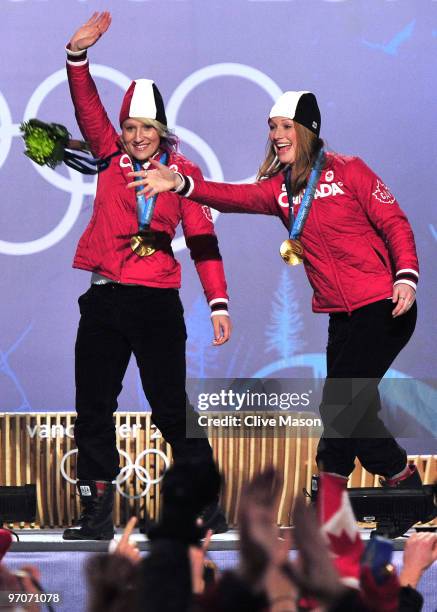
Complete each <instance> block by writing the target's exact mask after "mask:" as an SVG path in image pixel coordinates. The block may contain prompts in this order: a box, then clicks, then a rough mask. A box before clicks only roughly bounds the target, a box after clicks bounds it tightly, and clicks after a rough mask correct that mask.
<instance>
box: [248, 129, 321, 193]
mask: <svg viewBox="0 0 437 612" xmlns="http://www.w3.org/2000/svg"><path fill="white" fill-rule="evenodd" d="M294 128H295V130H296V136H297V139H296V140H297V142H296V159H295V161H294V162H293V165H292V167H291V190H292V193H293V194H294V195H297V194H298V193H299V192H300V191H301V189H303V188H304V187H305V186H306V184H307V181H308V177H309V175H310V172H311V167H312V165H313V163H314V160H315V158H316V157H317V154H318V152H319V151H320V149H321V148H322V147H323V144H324V143H323V140H322V139H321V138H319V137H318V136H316V134H314V133H313V132H311V130H309V129H308V128H306V127H304V126H303V125H300V123H297V122H296V121H295V122H294ZM284 168H285V165H284V164H281V163H280V161H279V159H278V157H277V155H276V152H275V148H274V146H273V143H272V142H271V141H270V140H269V141H268V143H267V148H266V157H265V159H264V161H263V163H262V164H261V166H260V168H259V170H258V174H257V180H258V181H261V180H264V179H267V178H270V177H272V176H275V175H276V174H278V173H279V172H281V171H282V170H283V169H284Z"/></svg>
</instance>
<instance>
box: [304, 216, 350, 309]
mask: <svg viewBox="0 0 437 612" xmlns="http://www.w3.org/2000/svg"><path fill="white" fill-rule="evenodd" d="M312 212H313V216H314V221H315V223H316V225H317V230H318V232H319V236H320V242H321V243H322V245H323V249H324V251H325V254H326V256H327V259H328V261H329V264H330V266H331V270H332V271H333V272H334V277H335V281H336V283H337V288H338V291H339V293H340V295H341V297H342V300H343V302H344V305H345V307H346V310H347V313H348V315H349V316H351V314H352V310H351V309H350V306H349V304H348V301H347V299H346V297H345V295H344V293H343V290H342V288H341V284H340V281H339V279H338V276H337V270H336V268H335V265H334V263H333V260H332V257H331V254H330V252H329V250H328V248H327V246H326V243H325V240H324V238H323V233H322V232H321V230H320V223H319V218H318V216H317V206H312Z"/></svg>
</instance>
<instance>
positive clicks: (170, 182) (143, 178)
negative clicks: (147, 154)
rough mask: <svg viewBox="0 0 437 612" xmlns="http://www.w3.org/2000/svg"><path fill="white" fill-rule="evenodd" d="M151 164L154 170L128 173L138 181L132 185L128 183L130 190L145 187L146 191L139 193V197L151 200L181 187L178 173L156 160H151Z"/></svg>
mask: <svg viewBox="0 0 437 612" xmlns="http://www.w3.org/2000/svg"><path fill="white" fill-rule="evenodd" d="M149 162H150V165H152V166H154V168H155V169H154V170H138V171H137V172H129V173H128V176H132V177H135V179H136V180H135V181H133V182H132V183H128V185H127V187H128V189H132V188H135V187H144V189H141V190H139V191H137V195H144V196H145V197H146V198H150V197H152V196H153V195H155V194H157V193H162V192H163V191H171V190H172V189H175V188H176V187H177V186H178V185H179V182H180V180H181V178H180V176H179V175H178V174H177V173H176V172H173V170H170V168H168V166H165V165H164V164H161V163H160V162H159V161H157V160H155V159H149Z"/></svg>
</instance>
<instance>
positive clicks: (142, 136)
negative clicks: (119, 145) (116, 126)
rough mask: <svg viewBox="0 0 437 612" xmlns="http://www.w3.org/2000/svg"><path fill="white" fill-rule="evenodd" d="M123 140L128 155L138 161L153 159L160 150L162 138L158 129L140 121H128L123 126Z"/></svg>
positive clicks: (130, 119)
mask: <svg viewBox="0 0 437 612" xmlns="http://www.w3.org/2000/svg"><path fill="white" fill-rule="evenodd" d="M121 129H122V134H121V137H122V140H123V143H124V147H125V149H126V152H127V154H128V155H129V156H130V157H132V158H134V159H137V160H138V161H146V160H147V159H149V157H153V155H155V153H156V151H157V150H158V148H159V144H160V142H161V138H160V136H159V133H158V131H157V129H156V128H154V127H153V126H151V125H147V123H144V122H143V121H141V120H140V119H132V118H129V119H126V120H125V121H123V125H122V128H121Z"/></svg>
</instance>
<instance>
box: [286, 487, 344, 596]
mask: <svg viewBox="0 0 437 612" xmlns="http://www.w3.org/2000/svg"><path fill="white" fill-rule="evenodd" d="M293 525H294V541H295V544H296V548H297V549H298V551H299V556H298V561H297V563H293V564H290V563H289V564H288V565H284V566H283V570H284V571H285V572H286V573H288V574H289V575H290V578H291V579H293V580H294V581H295V582H296V584H297V585H298V587H299V589H300V591H301V592H302V593H303V594H305V595H308V596H313V597H316V598H318V599H319V601H321V602H323V603H325V604H330V603H331V602H334V601H335V600H336V599H338V598H339V597H341V595H342V594H343V592H344V586H343V585H342V584H341V582H340V580H339V576H338V574H337V571H336V569H335V567H334V566H333V564H332V562H331V558H330V554H329V550H328V547H327V545H326V542H325V541H324V539H323V536H322V533H321V531H320V528H319V524H318V522H317V517H316V514H315V512H314V510H313V508H311V507H310V506H308V505H307V504H306V503H305V501H304V499H303V497H298V498H297V499H296V502H295V506H294V510H293Z"/></svg>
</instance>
